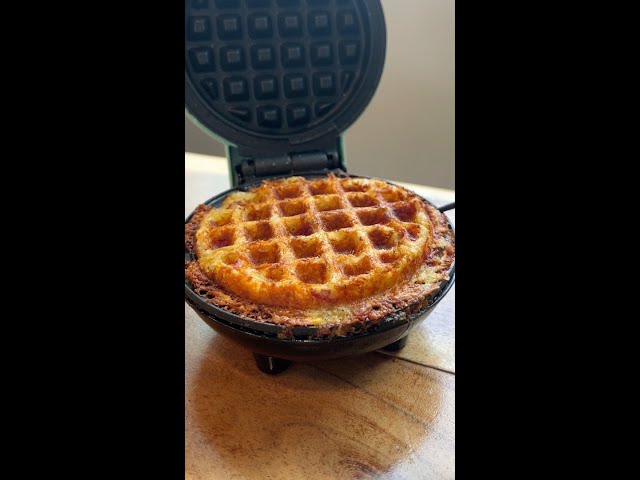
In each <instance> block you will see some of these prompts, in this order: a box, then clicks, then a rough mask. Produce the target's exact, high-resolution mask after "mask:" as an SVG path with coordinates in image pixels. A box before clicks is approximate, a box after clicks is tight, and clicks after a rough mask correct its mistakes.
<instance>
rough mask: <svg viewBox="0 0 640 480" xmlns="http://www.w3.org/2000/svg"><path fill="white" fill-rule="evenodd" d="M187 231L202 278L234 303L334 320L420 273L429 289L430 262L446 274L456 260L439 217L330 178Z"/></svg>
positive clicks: (277, 187) (257, 199) (261, 198)
mask: <svg viewBox="0 0 640 480" xmlns="http://www.w3.org/2000/svg"><path fill="white" fill-rule="evenodd" d="M192 227H196V228H197V232H196V233H195V238H194V237H193V236H191V237H189V235H188V236H187V238H191V240H190V241H191V242H193V243H194V245H192V246H193V247H194V248H193V250H194V252H195V254H196V256H197V266H198V269H199V270H200V272H199V273H202V274H204V275H205V276H206V277H207V278H208V279H210V280H211V281H212V282H213V283H214V284H215V285H218V286H220V287H221V288H222V289H223V290H224V291H225V292H227V293H229V294H231V295H232V296H233V298H234V299H236V303H237V299H245V300H247V301H248V302H250V303H251V304H253V305H258V306H272V307H282V308H287V309H316V310H317V309H323V308H325V309H329V310H334V311H335V308H336V305H342V304H347V303H351V304H354V303H357V302H362V301H366V300H367V299H368V298H371V297H373V296H375V295H378V294H381V293H382V292H385V291H387V290H389V289H392V288H394V287H397V286H398V285H400V284H401V283H402V282H405V281H406V280H407V279H410V278H411V277H412V276H415V275H416V274H417V273H420V274H421V275H422V277H424V278H422V277H421V278H422V281H421V284H422V285H424V284H425V283H428V282H429V281H432V282H433V283H434V285H435V284H436V283H437V281H438V280H441V279H442V278H445V276H446V273H445V274H444V276H443V275H436V272H440V271H441V270H443V269H438V268H432V269H431V270H430V271H429V272H425V271H423V270H424V268H422V267H424V265H425V262H426V261H427V260H428V259H429V258H432V259H433V258H436V257H434V256H433V255H432V254H433V253H434V252H439V254H438V255H437V258H438V261H437V262H436V263H438V262H440V263H443V264H444V263H447V266H448V265H450V263H451V261H452V258H453V245H452V242H453V240H452V236H450V234H451V232H450V230H449V229H448V226H446V222H443V221H442V219H441V218H440V214H439V212H437V211H435V209H433V208H432V207H431V206H429V205H427V204H426V203H425V202H424V201H422V199H420V197H418V196H417V195H415V194H413V193H411V192H409V191H407V190H405V189H403V188H400V187H397V186H393V185H390V184H388V183H386V182H383V181H380V180H369V179H359V178H339V177H335V176H333V175H330V176H328V177H326V178H322V179H314V180H308V179H304V178H302V177H291V178H287V179H282V180H275V181H266V182H263V183H262V184H261V185H259V186H258V187H256V188H255V189H253V190H251V191H249V192H235V193H232V194H230V195H229V196H228V197H227V198H226V199H225V200H224V202H223V204H222V206H221V207H220V208H215V209H211V210H209V211H208V212H201V214H200V215H199V216H198V218H197V223H196V224H193V225H192ZM443 252H444V253H443ZM445 257H446V258H447V259H448V262H443V260H442V259H443V258H445ZM430 266H431V267H434V265H433V264H430ZM436 267H437V265H436ZM419 270H420V272H418V271H419ZM199 273H198V274H199ZM440 273H442V272H440ZM425 275H426V277H425ZM429 275H431V277H432V278H431V277H429ZM192 277H193V278H195V277H197V275H196V274H195V273H193V272H192ZM201 283H202V282H201ZM396 290H397V288H396ZM423 290H425V291H426V290H427V289H426V288H423ZM431 290H433V288H431ZM254 310H255V309H254Z"/></svg>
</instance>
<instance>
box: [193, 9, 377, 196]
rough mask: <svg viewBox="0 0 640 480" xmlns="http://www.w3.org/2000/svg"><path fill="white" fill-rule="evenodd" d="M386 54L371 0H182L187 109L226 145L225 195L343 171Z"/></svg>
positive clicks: (375, 86)
mask: <svg viewBox="0 0 640 480" xmlns="http://www.w3.org/2000/svg"><path fill="white" fill-rule="evenodd" d="M385 50H386V29H385V23H384V17H383V12H382V7H381V5H380V2H379V0H186V1H185V105H186V110H187V113H188V115H189V116H190V117H191V118H192V119H193V120H194V121H195V123H196V124H198V125H199V126H200V127H201V128H203V129H204V130H205V131H206V132H207V133H209V134H211V135H213V136H214V137H216V138H218V139H219V140H221V141H223V142H224V143H225V144H227V157H228V160H229V163H230V177H231V184H232V186H237V185H240V184H245V183H252V182H253V181H255V180H259V179H263V178H267V177H272V176H279V175H286V174H294V173H298V172H299V173H304V172H310V171H323V170H331V169H341V170H345V171H346V163H345V158H344V151H343V148H342V139H341V135H342V133H343V132H344V131H345V130H346V129H347V128H348V127H349V126H350V125H351V124H352V123H353V122H355V120H356V119H357V118H358V117H359V116H360V114H361V113H362V111H363V110H364V109H365V107H366V106H367V105H368V103H369V101H370V100H371V98H372V97H373V94H374V92H375V90H376V88H377V86H378V83H379V81H380V77H381V76H382V69H383V66H384V58H385Z"/></svg>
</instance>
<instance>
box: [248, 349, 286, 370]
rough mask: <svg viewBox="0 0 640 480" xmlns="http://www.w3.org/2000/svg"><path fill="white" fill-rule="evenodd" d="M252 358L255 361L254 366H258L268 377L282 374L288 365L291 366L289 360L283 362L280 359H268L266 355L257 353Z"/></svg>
mask: <svg viewBox="0 0 640 480" xmlns="http://www.w3.org/2000/svg"><path fill="white" fill-rule="evenodd" d="M253 356H254V357H255V359H256V365H258V368H259V369H260V371H262V372H264V373H268V374H270V375H275V374H276V373H280V372H284V371H285V370H286V369H287V368H289V365H291V362H290V361H289V360H284V359H282V358H276V357H269V356H268V355H260V354H258V353H254V354H253Z"/></svg>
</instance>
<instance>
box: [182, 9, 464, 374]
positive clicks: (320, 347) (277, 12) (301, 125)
mask: <svg viewBox="0 0 640 480" xmlns="http://www.w3.org/2000/svg"><path fill="white" fill-rule="evenodd" d="M385 50H386V29H385V24H384V16H383V12H382V7H381V5H380V2H379V0H186V1H185V106H186V113H187V115H188V116H189V117H190V118H191V119H192V120H193V121H194V123H196V124H197V125H199V126H200V127H201V128H202V129H203V130H204V131H205V132H206V133H208V134H210V135H212V136H213V137H214V138H216V139H218V140H220V141H222V142H223V143H224V144H225V145H226V155H227V159H228V162H229V175H230V183H231V186H232V188H231V189H230V190H227V191H225V192H223V193H221V194H219V195H216V196H215V197H213V198H211V199H210V200H208V201H207V202H205V204H207V205H210V206H212V207H217V206H220V205H221V204H222V201H223V200H224V199H225V197H226V196H227V195H229V194H230V193H232V192H235V191H238V190H241V191H242V190H248V189H249V188H251V187H252V186H254V185H255V184H257V183H260V182H261V181H262V180H264V179H267V178H281V177H287V176H303V177H305V178H316V177H323V176H326V175H327V174H329V172H333V173H334V174H336V175H338V176H340V175H346V173H347V165H346V159H345V152H344V143H343V138H342V134H343V132H344V131H345V130H346V129H347V128H348V127H349V126H350V125H351V124H352V123H353V122H354V121H355V120H356V119H357V118H358V117H359V115H360V114H361V113H362V111H363V110H364V109H365V107H366V106H367V104H368V103H369V101H370V100H371V98H372V97H373V94H374V92H375V89H376V88H377V85H378V83H379V80H380V77H381V75H382V70H383V65H384V57H385ZM350 176H351V177H357V176H356V175H350ZM387 183H389V182H387ZM425 202H426V200H425ZM453 207H454V205H453V204H450V205H447V206H445V207H442V208H441V209H440V210H441V211H445V210H448V209H450V208H453ZM190 219H191V215H190V216H189V218H187V220H186V222H187V223H188V222H189V221H190ZM450 227H451V224H450ZM192 258H193V254H192V253H191V252H188V251H185V260H189V259H192ZM454 280H455V263H454V265H453V266H452V268H451V271H450V272H449V280H447V281H445V282H443V283H442V284H441V288H440V290H438V291H437V292H436V293H435V294H434V295H433V296H432V297H431V298H429V299H428V300H427V302H426V303H422V304H420V305H415V306H413V307H409V308H406V309H403V310H399V311H396V312H395V313H393V314H392V315H390V316H388V317H386V318H385V319H383V320H382V321H380V322H378V323H375V324H370V325H369V324H365V326H364V327H363V328H362V329H361V330H360V331H359V332H355V333H352V334H349V335H348V336H346V337H338V336H335V337H334V336H332V335H331V334H329V335H327V334H326V332H323V333H322V334H319V333H318V331H319V329H318V328H317V327H312V326H309V327H307V326H305V327H296V328H294V329H293V330H292V332H291V333H287V334H284V333H283V332H284V329H283V327H282V326H280V325H275V324H270V323H264V322H258V321H255V320H252V319H249V318H244V317H241V316H239V315H235V314H233V313H231V312H229V311H227V310H224V309H222V308H219V307H216V306H215V305H213V304H211V303H209V302H207V301H206V299H205V298H204V297H202V296H200V295H199V294H198V293H197V292H196V291H194V290H193V289H192V287H191V285H190V284H189V282H188V281H185V300H186V302H187V303H188V304H189V306H190V307H191V308H192V309H193V310H194V311H195V312H196V313H197V314H198V316H199V317H200V318H202V320H204V321H205V322H206V323H207V324H208V325H209V326H211V327H212V328H213V329H215V330H216V331H217V332H219V333H220V334H222V335H225V336H227V337H229V338H230V339H232V340H234V341H236V342H237V343H240V344H242V345H244V346H245V347H248V348H249V349H250V350H251V351H253V352H254V356H255V358H256V362H257V365H258V367H259V368H260V370H262V371H263V372H265V373H278V372H281V371H283V370H285V369H286V368H287V367H288V366H289V365H290V363H291V361H315V360H323V359H332V358H338V357H342V356H346V355H355V354H361V353H365V352H370V351H373V350H377V349H384V350H387V351H396V350H399V349H401V348H402V347H403V346H404V345H405V344H406V341H407V338H408V334H409V332H410V331H411V330H412V329H413V328H414V327H415V326H417V325H418V324H419V323H420V322H422V321H423V320H424V319H425V318H426V317H427V316H428V315H429V314H430V313H431V311H433V309H434V307H435V306H436V305H437V303H438V302H439V301H440V300H441V299H442V298H443V297H444V296H445V295H446V293H447V292H448V291H449V289H450V288H451V285H452V284H453V282H454Z"/></svg>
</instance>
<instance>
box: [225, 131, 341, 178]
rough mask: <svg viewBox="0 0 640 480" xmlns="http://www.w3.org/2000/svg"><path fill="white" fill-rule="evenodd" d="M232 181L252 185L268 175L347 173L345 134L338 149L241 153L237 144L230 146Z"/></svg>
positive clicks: (337, 145) (268, 176) (228, 157)
mask: <svg viewBox="0 0 640 480" xmlns="http://www.w3.org/2000/svg"><path fill="white" fill-rule="evenodd" d="M227 159H228V161H229V167H230V168H229V174H230V181H231V185H232V186H234V187H236V186H238V185H250V184H253V183H258V182H261V181H262V180H264V179H267V178H276V177H282V176H289V175H303V174H307V175H308V174H325V175H326V174H328V173H329V172H336V173H338V172H342V173H346V171H347V168H346V162H345V159H344V152H343V141H342V137H338V141H337V142H336V148H335V149H325V150H319V149H318V150H311V151H308V152H296V153H288V154H284V155H280V156H270V157H257V156H252V155H242V154H241V153H240V152H239V151H238V149H237V148H236V147H233V146H228V147H227Z"/></svg>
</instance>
